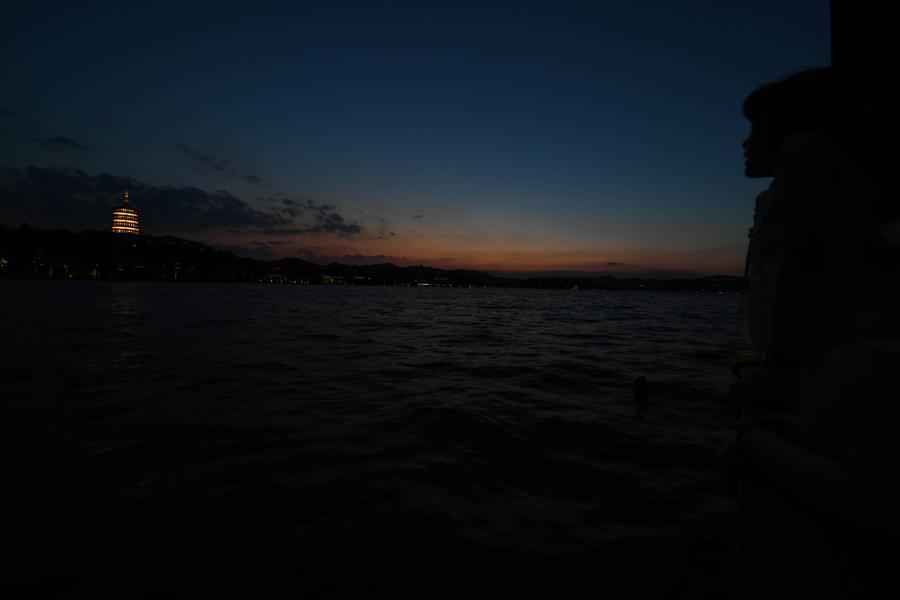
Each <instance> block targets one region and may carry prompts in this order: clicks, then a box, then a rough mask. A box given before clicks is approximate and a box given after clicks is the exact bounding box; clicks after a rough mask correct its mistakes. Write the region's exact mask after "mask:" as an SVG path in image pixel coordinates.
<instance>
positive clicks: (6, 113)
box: [0, 108, 19, 119]
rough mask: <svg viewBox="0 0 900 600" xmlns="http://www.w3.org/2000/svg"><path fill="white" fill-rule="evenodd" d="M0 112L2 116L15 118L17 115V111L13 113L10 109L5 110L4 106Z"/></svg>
mask: <svg viewBox="0 0 900 600" xmlns="http://www.w3.org/2000/svg"><path fill="white" fill-rule="evenodd" d="M0 114H3V116H4V117H12V118H13V119H15V118H17V117H18V116H19V115H18V114H17V113H14V112H13V111H11V110H6V109H5V108H4V109H3V110H2V111H0Z"/></svg>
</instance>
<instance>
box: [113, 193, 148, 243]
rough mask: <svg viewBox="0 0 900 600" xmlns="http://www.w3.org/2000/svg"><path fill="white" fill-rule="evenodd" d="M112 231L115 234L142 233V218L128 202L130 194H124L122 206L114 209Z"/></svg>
mask: <svg viewBox="0 0 900 600" xmlns="http://www.w3.org/2000/svg"><path fill="white" fill-rule="evenodd" d="M112 230H113V233H132V234H134V235H139V234H140V233H141V218H140V216H139V215H138V211H137V209H136V208H134V207H133V206H131V204H130V203H129V202H128V192H125V193H124V194H122V204H120V205H119V206H117V207H116V208H114V209H113V218H112Z"/></svg>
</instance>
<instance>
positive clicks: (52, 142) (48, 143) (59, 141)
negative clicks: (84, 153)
mask: <svg viewBox="0 0 900 600" xmlns="http://www.w3.org/2000/svg"><path fill="white" fill-rule="evenodd" d="M28 139H29V140H31V141H32V142H35V143H36V144H40V145H41V146H45V147H47V148H51V149H53V150H63V149H66V148H74V149H75V150H87V148H85V147H84V146H82V145H81V144H79V143H78V142H76V141H75V140H73V139H72V138H69V137H65V136H62V135H57V136H54V137H48V138H46V139H43V140H42V139H40V138H36V137H31V138H28Z"/></svg>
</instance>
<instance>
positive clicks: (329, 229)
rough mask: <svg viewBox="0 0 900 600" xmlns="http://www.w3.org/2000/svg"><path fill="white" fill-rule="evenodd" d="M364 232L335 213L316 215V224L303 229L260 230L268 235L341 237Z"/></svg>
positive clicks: (361, 227) (276, 228)
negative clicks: (314, 234) (327, 234)
mask: <svg viewBox="0 0 900 600" xmlns="http://www.w3.org/2000/svg"><path fill="white" fill-rule="evenodd" d="M362 232H363V226H362V225H360V224H359V223H355V222H350V221H347V220H346V219H344V217H342V216H341V215H339V214H338V213H334V212H328V213H326V212H322V213H318V214H316V215H315V222H314V223H313V224H311V225H304V226H301V227H269V228H266V229H260V230H259V233H263V234H266V235H307V234H310V233H333V234H336V235H338V236H341V237H346V236H350V235H357V234H360V233H362Z"/></svg>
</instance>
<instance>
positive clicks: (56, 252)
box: [0, 225, 743, 292]
mask: <svg viewBox="0 0 900 600" xmlns="http://www.w3.org/2000/svg"><path fill="white" fill-rule="evenodd" d="M548 275H549V274H548ZM0 277H8V278H9V277H11V278H26V279H28V278H32V279H99V280H145V281H234V282H256V283H307V284H321V283H325V284H346V285H404V286H446V287H521V288H545V289H580V290H581V289H600V290H647V291H715V292H736V291H739V290H741V289H742V287H743V279H741V278H739V277H730V276H725V275H719V276H713V277H699V278H685V279H652V278H639V277H629V278H617V277H613V276H611V275H604V276H598V277H590V276H571V275H566V274H563V275H555V276H544V277H524V278H521V277H516V278H513V277H498V276H495V275H491V274H489V273H483V272H480V271H471V270H465V269H437V268H434V267H427V266H423V265H416V266H409V267H399V266H397V265H395V264H392V263H381V264H371V265H346V264H341V263H331V264H328V265H319V264H316V263H313V262H310V261H306V260H302V259H299V258H282V259H280V260H273V261H265V260H258V259H252V258H242V257H239V256H237V255H235V254H234V253H233V252H229V251H226V250H217V249H215V248H212V247H210V246H207V245H206V244H202V243H200V242H194V241H190V240H184V239H181V238H177V237H173V236H168V235H167V236H161V237H157V236H150V235H141V236H133V235H127V234H116V233H112V232H108V231H85V232H84V233H73V232H71V231H47V230H43V229H38V228H35V227H29V226H27V225H22V226H21V227H19V228H17V229H13V228H9V227H5V226H3V225H0Z"/></svg>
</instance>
